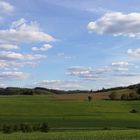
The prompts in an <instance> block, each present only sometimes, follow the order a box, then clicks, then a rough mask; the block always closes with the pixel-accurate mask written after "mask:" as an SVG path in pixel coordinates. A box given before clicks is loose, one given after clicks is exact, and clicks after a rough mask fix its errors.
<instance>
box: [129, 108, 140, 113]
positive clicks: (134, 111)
mask: <svg viewBox="0 0 140 140" xmlns="http://www.w3.org/2000/svg"><path fill="white" fill-rule="evenodd" d="M137 112H138V111H137V110H136V109H132V110H131V111H130V113H137Z"/></svg>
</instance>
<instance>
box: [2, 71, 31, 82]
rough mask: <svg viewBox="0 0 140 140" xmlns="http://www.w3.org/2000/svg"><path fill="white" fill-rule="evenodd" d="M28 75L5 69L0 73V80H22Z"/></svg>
mask: <svg viewBox="0 0 140 140" xmlns="http://www.w3.org/2000/svg"><path fill="white" fill-rule="evenodd" d="M28 76H29V74H28V73H23V72H11V71H6V72H1V73H0V80H22V79H25V78H27V77H28Z"/></svg>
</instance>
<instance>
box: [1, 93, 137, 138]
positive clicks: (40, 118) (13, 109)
mask: <svg viewBox="0 0 140 140" xmlns="http://www.w3.org/2000/svg"><path fill="white" fill-rule="evenodd" d="M132 109H136V110H138V111H139V112H138V113H130V111H131V110H132ZM39 122H47V123H48V125H49V127H50V132H49V133H46V134H44V133H31V134H30V133H29V134H23V133H14V134H9V135H5V134H0V137H1V138H0V139H4V140H13V139H14V140H24V139H26V140H28V139H29V140H32V139H35V140H45V139H47V140H49V139H50V140H53V139H54V140H55V139H56V140H59V139H61V140H63V139H70V140H71V139H74V140H75V139H77V140H78V139H81V140H84V139H86V140H88V139H89V140H90V139H92V137H95V138H94V139H95V140H96V139H97V140H98V139H99V138H101V139H102V140H104V139H105V140H106V139H107V138H110V140H115V139H118V138H119V137H120V140H121V139H124V138H125V137H126V136H127V137H128V138H127V140H129V139H131V140H132V136H134V138H135V139H137V138H138V137H140V133H139V132H140V130H138V129H140V102H139V101H110V100H94V99H93V100H92V101H88V100H87V99H84V100H58V99H50V98H49V96H0V124H3V123H4V124H10V123H11V124H19V123H31V124H32V123H39ZM130 134H132V135H130ZM9 136H10V137H9Z"/></svg>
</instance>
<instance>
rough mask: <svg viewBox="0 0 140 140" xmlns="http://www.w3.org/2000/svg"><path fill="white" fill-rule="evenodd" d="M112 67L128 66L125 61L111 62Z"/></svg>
mask: <svg viewBox="0 0 140 140" xmlns="http://www.w3.org/2000/svg"><path fill="white" fill-rule="evenodd" d="M112 66H129V63H128V62H127V61H119V62H112Z"/></svg>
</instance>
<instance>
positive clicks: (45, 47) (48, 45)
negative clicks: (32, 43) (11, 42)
mask: <svg viewBox="0 0 140 140" xmlns="http://www.w3.org/2000/svg"><path fill="white" fill-rule="evenodd" d="M52 47H53V46H52V45H50V44H44V45H43V46H42V47H41V48H38V47H32V50H33V51H47V50H48V49H50V48H52Z"/></svg>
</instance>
